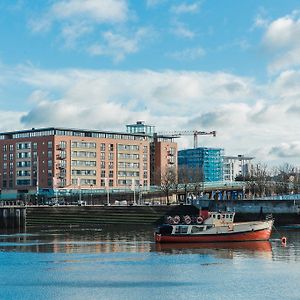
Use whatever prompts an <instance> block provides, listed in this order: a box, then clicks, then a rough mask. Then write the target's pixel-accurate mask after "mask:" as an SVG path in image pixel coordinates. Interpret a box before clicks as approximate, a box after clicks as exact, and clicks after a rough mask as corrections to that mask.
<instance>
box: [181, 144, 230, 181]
mask: <svg viewBox="0 0 300 300" xmlns="http://www.w3.org/2000/svg"><path fill="white" fill-rule="evenodd" d="M223 151H224V150H223V149H221V148H204V147H200V148H196V149H187V150H180V151H178V166H179V167H181V166H186V167H188V168H199V169H200V170H202V172H203V177H204V181H222V180H223Z"/></svg>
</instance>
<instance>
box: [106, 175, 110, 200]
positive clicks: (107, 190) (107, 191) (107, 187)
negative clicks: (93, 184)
mask: <svg viewBox="0 0 300 300" xmlns="http://www.w3.org/2000/svg"><path fill="white" fill-rule="evenodd" d="M105 188H106V193H107V198H106V204H107V206H109V205H110V203H109V182H108V178H105Z"/></svg>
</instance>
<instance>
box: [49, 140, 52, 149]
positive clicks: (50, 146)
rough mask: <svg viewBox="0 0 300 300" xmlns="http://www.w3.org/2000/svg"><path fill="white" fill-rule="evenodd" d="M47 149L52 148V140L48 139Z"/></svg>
mask: <svg viewBox="0 0 300 300" xmlns="http://www.w3.org/2000/svg"><path fill="white" fill-rule="evenodd" d="M48 149H52V141H48Z"/></svg>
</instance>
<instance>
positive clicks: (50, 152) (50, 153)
mask: <svg viewBox="0 0 300 300" xmlns="http://www.w3.org/2000/svg"><path fill="white" fill-rule="evenodd" d="M48 158H52V150H49V151H48Z"/></svg>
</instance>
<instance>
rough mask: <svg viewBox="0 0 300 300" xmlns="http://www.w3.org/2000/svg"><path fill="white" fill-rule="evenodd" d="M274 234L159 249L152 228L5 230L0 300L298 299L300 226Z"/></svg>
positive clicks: (0, 240) (1, 233)
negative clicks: (241, 240) (256, 239)
mask: <svg viewBox="0 0 300 300" xmlns="http://www.w3.org/2000/svg"><path fill="white" fill-rule="evenodd" d="M278 231H279V232H277V231H274V233H273V235H272V239H271V241H270V242H252V243H229V244H187V245H176V244H175V245H156V244H155V243H153V228H152V227H124V226H120V227H119V226H102V227H99V228H94V229H84V228H68V229H64V230H63V229H53V228H52V229H39V230H37V229H27V230H26V231H21V230H20V231H18V230H17V231H16V230H14V231H9V230H3V229H2V230H0V264H1V266H0V299H1V300H2V299H43V300H46V299H83V300H88V299H118V300H120V299H147V300H149V299H172V300H174V299H176V300H177V299H210V300H211V299H231V300H232V299H255V300H257V299H300V286H299V282H300V227H299V228H295V227H290V228H278ZM281 236H286V237H287V244H286V246H284V245H282V244H281V241H280V237H281Z"/></svg>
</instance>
